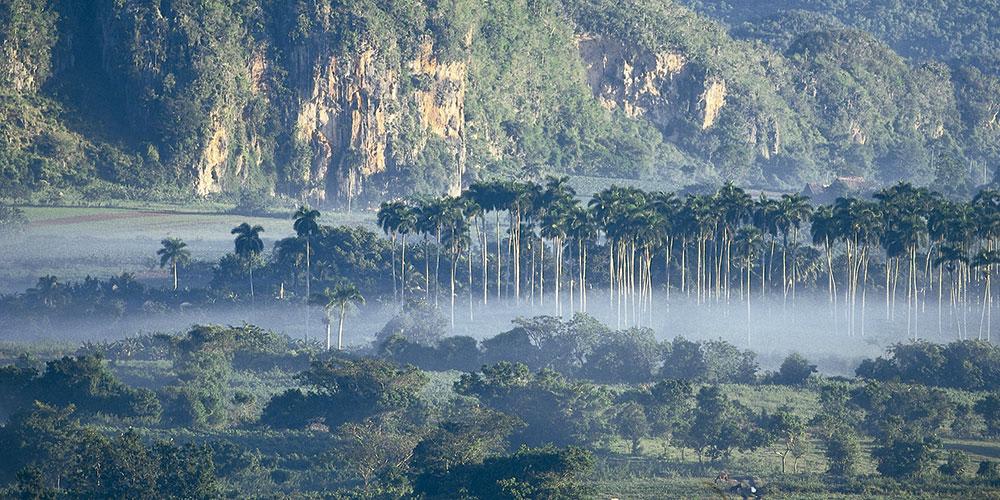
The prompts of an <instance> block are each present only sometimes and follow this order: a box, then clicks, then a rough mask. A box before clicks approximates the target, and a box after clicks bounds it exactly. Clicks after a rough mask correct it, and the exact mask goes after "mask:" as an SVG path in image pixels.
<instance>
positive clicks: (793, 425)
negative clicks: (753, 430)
mask: <svg viewBox="0 0 1000 500" xmlns="http://www.w3.org/2000/svg"><path fill="white" fill-rule="evenodd" d="M760 420H761V427H762V430H763V431H764V432H765V433H767V434H769V439H768V440H770V441H776V442H777V443H778V444H779V446H780V448H779V449H778V450H777V451H775V454H777V455H778V456H779V457H781V473H782V474H784V473H785V460H786V459H787V458H788V455H792V456H794V457H795V458H796V461H795V463H794V464H793V465H792V469H793V471H794V470H795V469H797V468H798V456H800V453H799V452H800V451H801V448H802V447H803V444H804V441H805V438H806V436H805V428H806V425H805V422H804V421H803V420H802V417H799V416H798V415H796V414H795V413H794V412H793V411H792V409H791V408H789V407H788V406H784V405H783V406H781V407H780V408H778V411H777V412H776V413H774V414H773V415H768V414H766V413H765V414H763V415H761V419H760Z"/></svg>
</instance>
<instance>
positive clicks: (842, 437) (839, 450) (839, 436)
mask: <svg viewBox="0 0 1000 500" xmlns="http://www.w3.org/2000/svg"><path fill="white" fill-rule="evenodd" d="M825 444H826V451H825V454H826V461H827V463H828V467H827V472H829V473H830V474H833V475H835V476H851V475H853V474H854V473H855V472H856V470H857V467H858V459H859V457H860V456H861V444H860V443H859V442H858V437H857V435H856V434H855V433H854V431H852V430H850V429H847V428H840V429H835V430H834V431H833V432H831V433H830V434H829V435H828V436H827V437H826V439H825Z"/></svg>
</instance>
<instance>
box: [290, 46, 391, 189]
mask: <svg viewBox="0 0 1000 500" xmlns="http://www.w3.org/2000/svg"><path fill="white" fill-rule="evenodd" d="M374 57H375V51H374V50H373V49H366V50H363V51H361V52H359V53H358V54H356V55H353V56H347V57H339V56H333V57H329V58H327V59H326V60H325V61H321V62H319V63H318V64H317V65H316V66H315V69H314V74H313V77H312V84H311V88H310V90H309V93H308V94H307V95H305V96H302V101H301V103H300V104H299V106H298V113H297V117H296V121H295V135H296V139H297V140H299V141H301V142H302V143H304V144H307V145H308V146H309V147H310V149H311V150H312V152H313V155H312V162H311V165H310V169H309V171H308V172H305V174H306V178H305V179H303V181H304V182H305V183H306V185H307V186H309V188H308V189H309V193H308V194H309V195H310V196H312V197H314V198H316V199H319V200H325V199H327V198H328V197H330V196H333V197H336V198H337V199H339V200H342V201H343V202H345V203H347V204H351V203H352V202H353V200H354V198H355V197H356V196H357V195H359V194H360V193H362V192H363V191H364V188H365V181H366V179H368V178H369V177H371V176H372V175H374V174H378V173H381V172H384V171H385V169H386V154H385V151H386V140H387V129H386V120H387V118H386V109H385V103H386V101H387V100H389V99H394V98H395V94H396V83H397V82H396V77H395V75H393V74H391V73H383V74H379V72H378V71H376V67H375V61H374Z"/></svg>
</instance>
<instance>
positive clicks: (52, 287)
mask: <svg viewBox="0 0 1000 500" xmlns="http://www.w3.org/2000/svg"><path fill="white" fill-rule="evenodd" d="M27 294H28V295H31V296H34V297H36V298H37V299H38V300H41V301H42V305H44V306H45V307H54V306H55V303H56V301H57V300H59V297H60V295H61V294H62V285H61V284H60V283H59V280H58V278H56V277H55V276H52V275H51V274H47V275H45V276H42V277H41V278H38V283H37V284H36V285H35V287H34V288H31V289H29V290H28V293H27Z"/></svg>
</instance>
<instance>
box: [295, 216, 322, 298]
mask: <svg viewBox="0 0 1000 500" xmlns="http://www.w3.org/2000/svg"><path fill="white" fill-rule="evenodd" d="M319 217H320V213H319V210H314V209H311V208H309V207H308V206H307V205H302V206H301V207H299V209H298V210H296V211H295V213H294V214H293V215H292V218H293V219H295V222H293V223H292V228H293V229H294V230H295V234H296V235H298V237H299V239H301V240H304V241H305V243H306V250H305V251H306V297H310V296H311V295H312V291H311V284H312V270H311V266H310V262H311V260H312V248H311V244H312V239H313V238H315V237H316V235H318V234H319V232H320V229H319V223H318V222H317V221H318V220H319Z"/></svg>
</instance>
